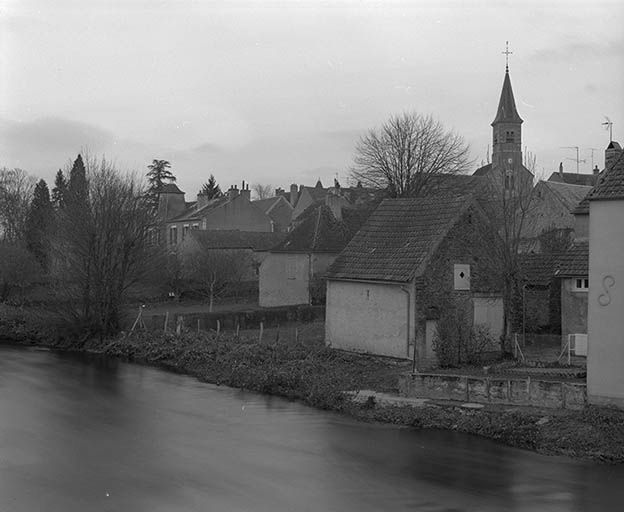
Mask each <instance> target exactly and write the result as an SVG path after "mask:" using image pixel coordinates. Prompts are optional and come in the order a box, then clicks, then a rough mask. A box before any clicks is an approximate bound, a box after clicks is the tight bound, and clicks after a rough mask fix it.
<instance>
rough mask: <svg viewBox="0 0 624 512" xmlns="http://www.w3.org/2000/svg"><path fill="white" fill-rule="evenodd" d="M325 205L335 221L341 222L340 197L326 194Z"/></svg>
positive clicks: (342, 202) (341, 203)
mask: <svg viewBox="0 0 624 512" xmlns="http://www.w3.org/2000/svg"><path fill="white" fill-rule="evenodd" d="M325 204H326V205H327V206H329V209H330V210H331V212H332V213H333V214H334V217H335V218H336V220H342V205H343V204H344V200H343V199H342V197H340V196H339V195H336V194H327V195H326V196H325Z"/></svg>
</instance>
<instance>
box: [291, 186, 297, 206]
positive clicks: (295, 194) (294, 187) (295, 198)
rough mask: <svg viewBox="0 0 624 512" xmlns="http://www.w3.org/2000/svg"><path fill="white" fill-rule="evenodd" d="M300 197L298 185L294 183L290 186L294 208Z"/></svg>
mask: <svg viewBox="0 0 624 512" xmlns="http://www.w3.org/2000/svg"><path fill="white" fill-rule="evenodd" d="M297 199H299V192H298V191H297V185H295V184H294V183H293V184H292V185H291V186H290V205H291V206H292V207H293V208H294V207H295V205H296V204H297Z"/></svg>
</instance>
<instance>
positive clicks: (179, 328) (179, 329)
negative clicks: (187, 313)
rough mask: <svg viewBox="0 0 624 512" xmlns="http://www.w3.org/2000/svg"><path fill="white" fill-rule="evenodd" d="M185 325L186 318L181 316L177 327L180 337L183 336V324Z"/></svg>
mask: <svg viewBox="0 0 624 512" xmlns="http://www.w3.org/2000/svg"><path fill="white" fill-rule="evenodd" d="M183 323H184V317H183V316H182V315H180V316H179V317H178V324H177V325H176V334H177V335H178V336H180V334H182V324H183Z"/></svg>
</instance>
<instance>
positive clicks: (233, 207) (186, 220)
mask: <svg viewBox="0 0 624 512" xmlns="http://www.w3.org/2000/svg"><path fill="white" fill-rule="evenodd" d="M176 188H177V187H176ZM160 201H161V203H165V204H169V207H168V208H169V209H168V210H167V212H168V215H167V217H165V218H166V222H165V226H166V231H167V242H168V244H169V245H170V246H176V245H177V244H179V243H182V242H183V241H184V240H185V238H186V237H187V236H188V234H189V233H190V232H191V231H193V230H203V231H205V230H228V231H231V230H236V231H259V232H264V233H267V232H273V231H274V222H273V220H272V219H271V217H270V216H269V215H267V213H266V212H265V211H264V210H263V208H262V206H258V205H254V204H253V203H252V202H251V200H250V191H249V185H247V186H245V182H243V186H242V187H241V189H240V190H239V189H238V188H237V187H236V186H233V187H231V188H230V189H229V190H228V191H227V192H226V193H225V194H224V195H223V196H221V197H218V198H216V199H208V198H207V197H206V196H205V195H203V194H198V195H197V201H196V202H193V203H185V202H184V192H181V191H178V192H176V193H169V194H165V195H162V194H161V196H160ZM182 205H184V208H182ZM173 206H175V208H174V207H173ZM163 208H164V207H163ZM180 210H181V211H180ZM174 212H175V214H174Z"/></svg>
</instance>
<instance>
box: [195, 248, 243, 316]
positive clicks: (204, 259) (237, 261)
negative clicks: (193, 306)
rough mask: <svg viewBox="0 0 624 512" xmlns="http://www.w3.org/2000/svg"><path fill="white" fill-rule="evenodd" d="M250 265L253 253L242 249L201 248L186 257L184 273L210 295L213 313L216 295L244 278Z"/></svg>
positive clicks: (198, 289)
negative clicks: (250, 253)
mask: <svg viewBox="0 0 624 512" xmlns="http://www.w3.org/2000/svg"><path fill="white" fill-rule="evenodd" d="M251 267H252V260H251V256H250V255H249V254H248V253H247V252H245V251H241V250H222V249H208V250H200V251H195V252H193V253H190V254H187V255H185V256H184V258H183V269H184V272H183V274H184V276H185V277H186V279H187V280H188V281H189V282H190V283H191V284H192V285H194V286H195V287H196V289H197V291H199V292H200V293H202V294H203V295H205V296H206V297H207V298H208V301H209V306H208V307H209V309H208V310H209V311H210V312H212V309H213V307H214V300H215V298H217V297H218V296H219V295H220V294H221V293H222V292H223V291H224V290H225V289H226V287H227V286H228V285H231V284H235V283H239V282H240V281H242V279H243V278H244V276H245V275H246V274H247V272H248V271H249V269H250V268H251Z"/></svg>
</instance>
